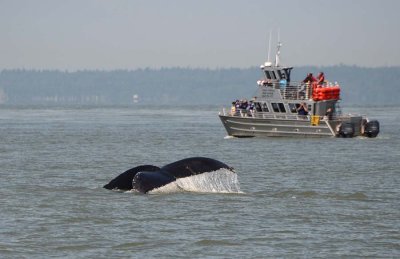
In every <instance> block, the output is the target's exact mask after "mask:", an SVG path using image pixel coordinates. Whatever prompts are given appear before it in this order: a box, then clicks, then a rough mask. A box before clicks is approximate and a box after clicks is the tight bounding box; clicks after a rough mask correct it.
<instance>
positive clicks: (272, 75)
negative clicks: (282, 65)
mask: <svg viewBox="0 0 400 259" xmlns="http://www.w3.org/2000/svg"><path fill="white" fill-rule="evenodd" d="M271 77H272V79H276V75H275V71H271Z"/></svg>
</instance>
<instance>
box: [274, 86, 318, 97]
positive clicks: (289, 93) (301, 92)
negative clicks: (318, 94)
mask: <svg viewBox="0 0 400 259" xmlns="http://www.w3.org/2000/svg"><path fill="white" fill-rule="evenodd" d="M279 89H280V92H281V95H282V98H283V99H287V100H308V99H311V98H312V87H311V84H309V83H303V82H290V83H289V84H283V85H282V84H281V85H280V87H279Z"/></svg>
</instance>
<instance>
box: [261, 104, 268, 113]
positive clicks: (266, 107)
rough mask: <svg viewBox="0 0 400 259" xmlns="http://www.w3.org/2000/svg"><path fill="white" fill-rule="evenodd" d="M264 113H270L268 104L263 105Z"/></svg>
mask: <svg viewBox="0 0 400 259" xmlns="http://www.w3.org/2000/svg"><path fill="white" fill-rule="evenodd" d="M262 111H263V112H269V109H268V105H267V104H266V103H263V104H262Z"/></svg>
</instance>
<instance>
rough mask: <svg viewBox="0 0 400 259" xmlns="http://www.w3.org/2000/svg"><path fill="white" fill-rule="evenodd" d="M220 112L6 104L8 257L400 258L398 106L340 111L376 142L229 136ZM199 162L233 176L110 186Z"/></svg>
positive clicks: (1, 137) (3, 186)
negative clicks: (149, 188)
mask: <svg viewBox="0 0 400 259" xmlns="http://www.w3.org/2000/svg"><path fill="white" fill-rule="evenodd" d="M218 110H219V107H190V108H188V107H150V106H149V107H142V106H132V107H86V108H85V107H84V108H54V107H0V175H1V181H0V258H48V257H56V258H64V257H71V258H155V257H157V258H282V257H285V258H287V257H289V258H291V257H295V258H298V257H300V258H308V257H322V258H326V257H329V258H331V257H333V258H335V257H345V258H357V257H363V258H365V257H369V258H398V257H400V188H399V184H400V130H399V129H400V116H399V114H400V107H368V109H367V108H348V109H344V111H347V112H351V113H367V114H368V115H369V117H370V118H374V119H378V120H379V121H380V123H381V133H380V135H379V136H378V137H377V138H375V139H368V138H353V139H336V138H325V139H295V138H265V139H236V138H227V137H226V132H225V130H224V128H223V126H222V124H221V123H220V121H219V119H218V117H217V114H218ZM192 156H205V157H211V158H214V159H217V160H220V161H222V162H224V163H226V164H228V165H230V166H232V167H234V168H235V171H236V175H232V174H223V175H222V176H220V178H218V177H216V176H212V177H209V178H203V179H192V182H185V183H183V185H184V186H186V187H185V189H184V190H183V191H182V190H180V191H177V188H169V189H168V190H164V191H159V192H155V193H152V194H149V195H142V194H137V193H133V192H116V191H110V190H106V189H103V188H102V186H103V185H104V184H106V183H108V182H109V181H110V180H111V179H113V178H114V177H116V176H117V175H119V174H120V173H122V172H124V171H125V170H127V169H129V168H132V167H135V166H138V165H142V164H153V165H157V166H163V165H165V164H168V163H171V162H174V161H177V160H179V159H183V158H187V157H192ZM218 181H220V182H223V183H222V184H220V185H219V186H222V187H221V188H220V189H213V187H212V188H211V187H209V186H212V185H213V184H214V185H215V184H216V183H215V182H218ZM224 181H225V182H224ZM194 183H197V185H196V184H194ZM193 184H194V185H193ZM217 185H218V184H217ZM193 186H196V187H193Z"/></svg>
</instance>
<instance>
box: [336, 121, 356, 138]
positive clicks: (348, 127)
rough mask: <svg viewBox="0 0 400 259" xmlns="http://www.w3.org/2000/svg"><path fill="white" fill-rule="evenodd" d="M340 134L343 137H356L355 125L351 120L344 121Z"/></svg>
mask: <svg viewBox="0 0 400 259" xmlns="http://www.w3.org/2000/svg"><path fill="white" fill-rule="evenodd" d="M339 136H340V137H342V138H352V137H354V125H353V123H351V122H343V123H342V124H341V125H340V127H339Z"/></svg>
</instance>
